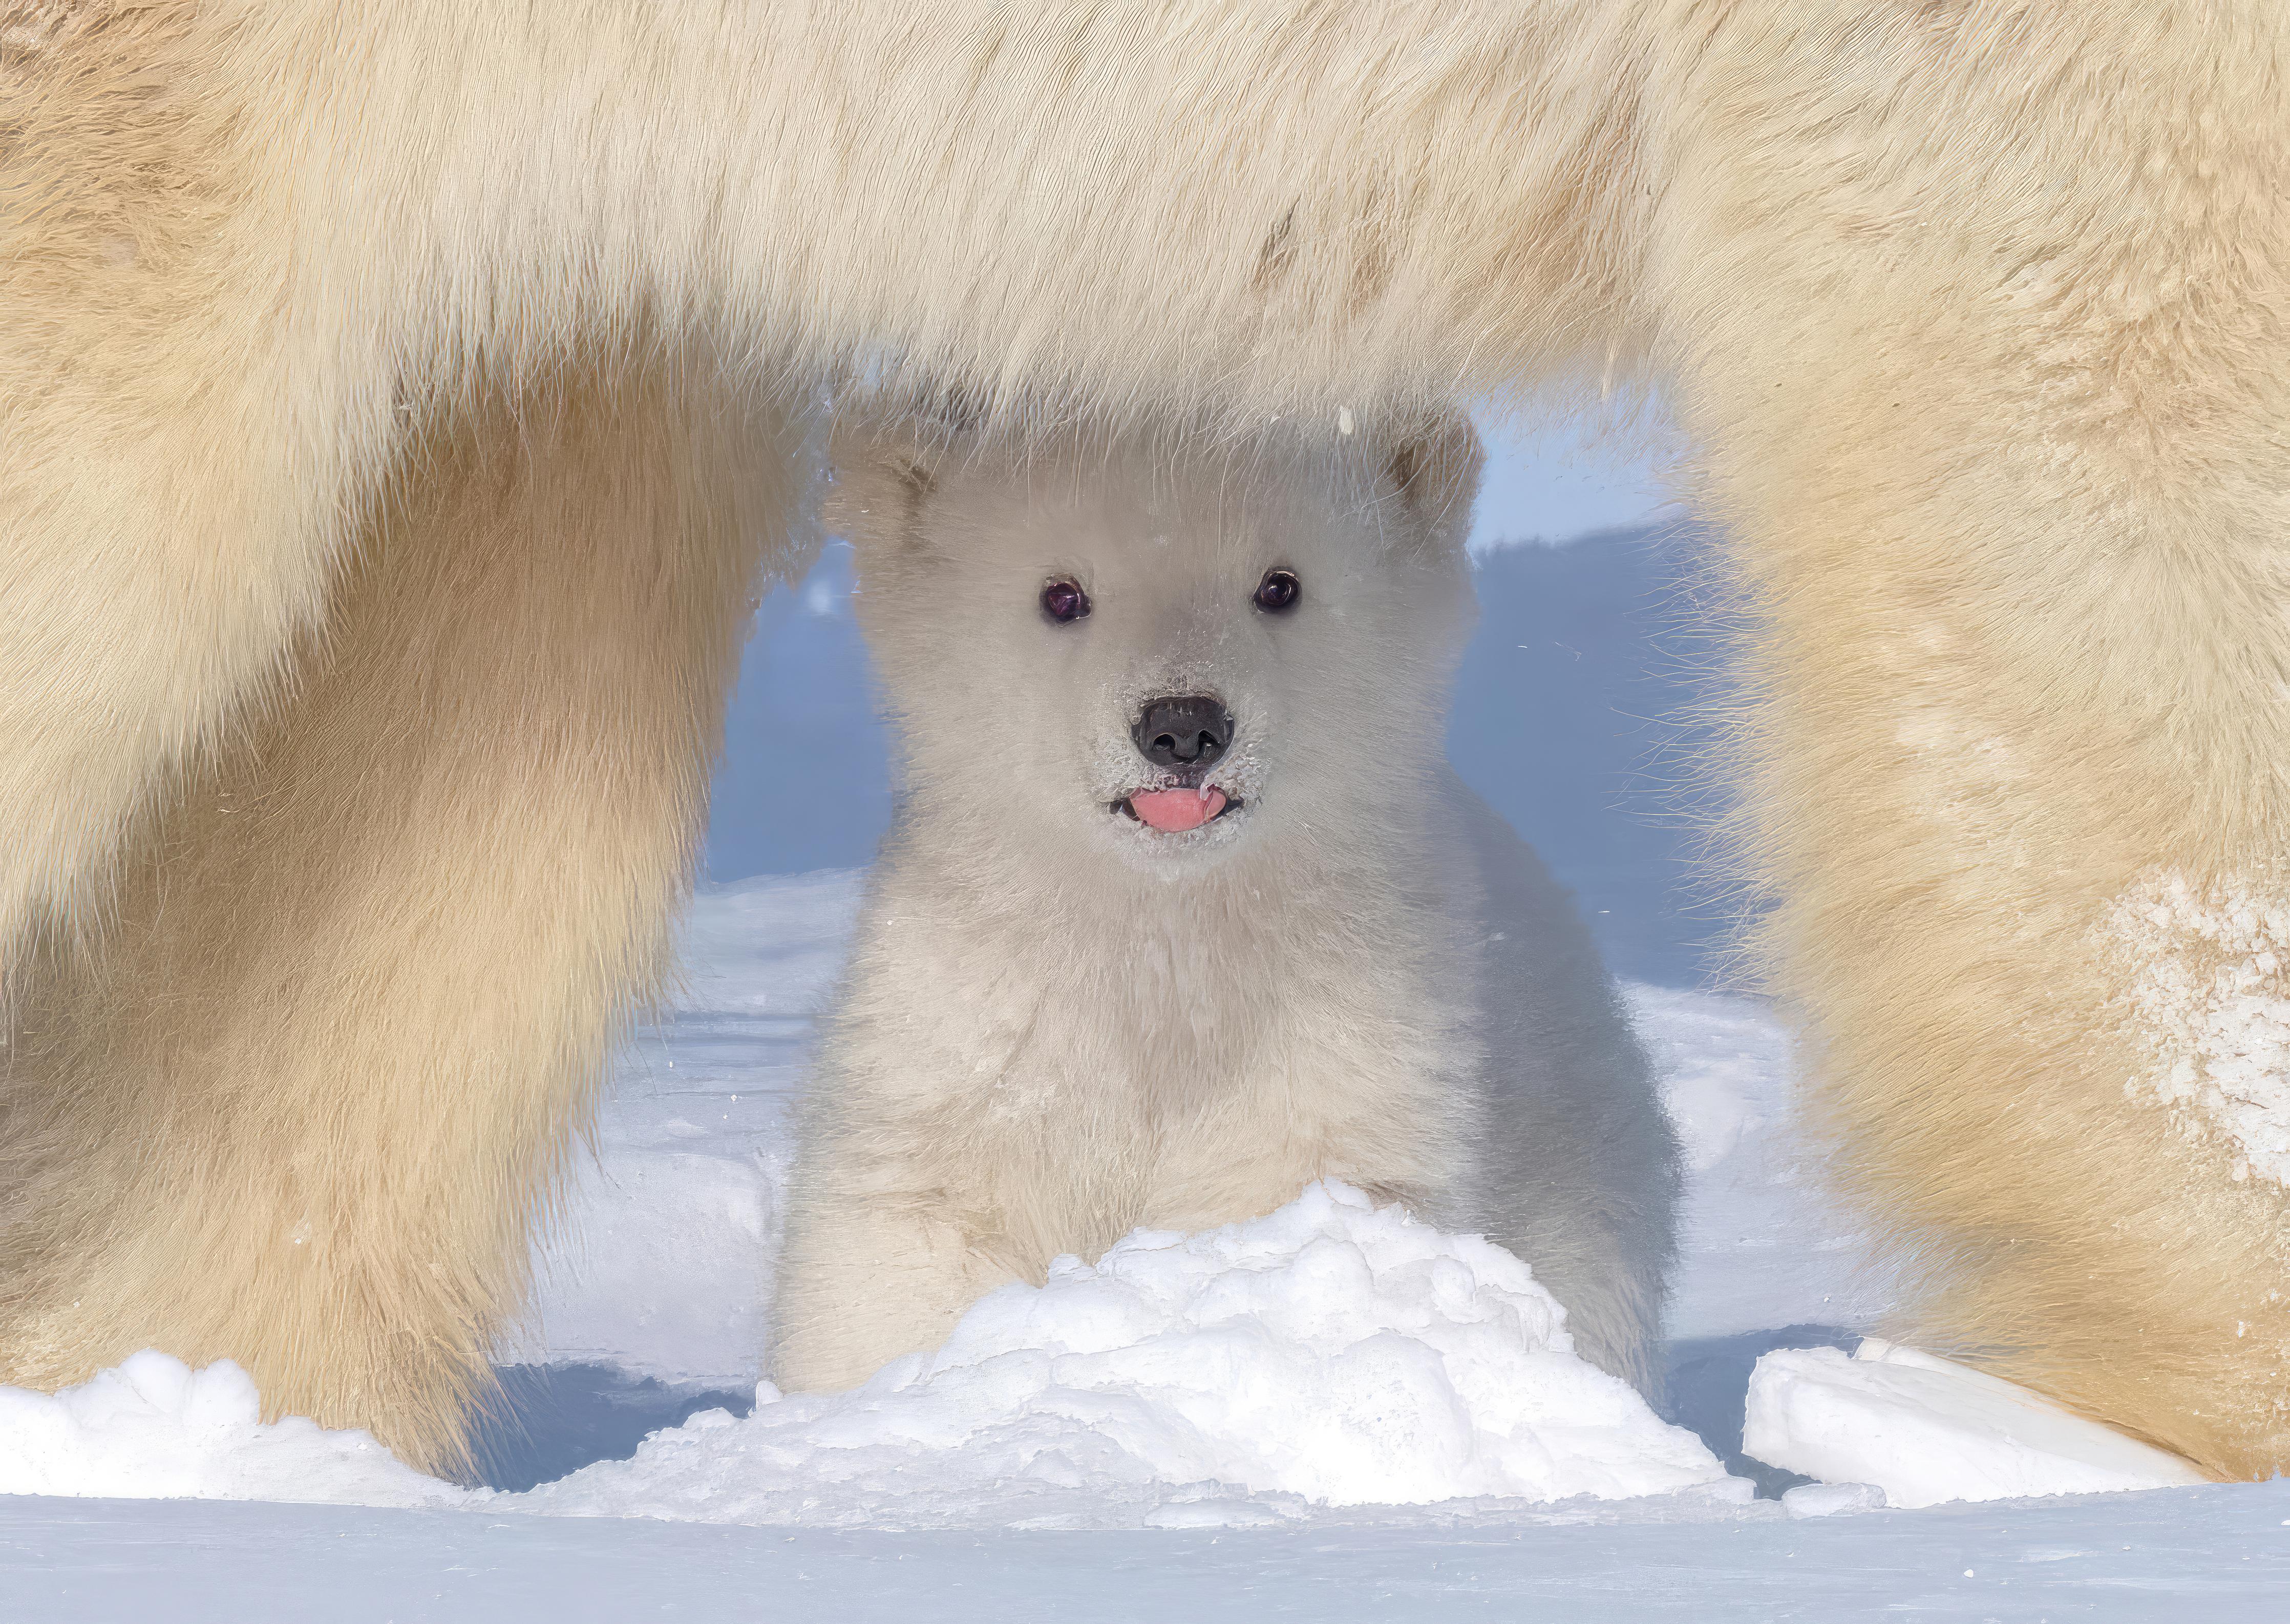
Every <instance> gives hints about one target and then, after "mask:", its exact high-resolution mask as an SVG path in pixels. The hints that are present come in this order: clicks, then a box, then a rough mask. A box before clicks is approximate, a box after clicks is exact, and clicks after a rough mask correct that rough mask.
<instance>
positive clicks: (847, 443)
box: [821, 413, 951, 545]
mask: <svg viewBox="0 0 2290 1624" xmlns="http://www.w3.org/2000/svg"><path fill="white" fill-rule="evenodd" d="M950 442H951V436H949V435H948V434H946V433H945V432H944V431H943V429H941V428H939V426H938V425H936V424H935V423H932V422H926V421H918V420H916V419H914V418H912V417H910V416H908V415H905V414H903V413H902V414H901V415H900V416H898V417H895V418H892V419H887V420H886V419H884V418H880V417H871V416H869V417H851V418H841V417H838V418H837V420H836V423H835V427H834V430H833V432H832V433H831V434H830V435H829V436H828V443H827V460H828V463H829V468H830V470H831V472H832V475H833V483H832V484H829V486H828V489H827V495H826V498H825V500H823V501H822V502H821V517H822V518H823V519H824V520H825V521H826V524H827V529H828V531H829V533H830V534H833V535H838V536H843V537H845V538H846V539H848V540H850V541H851V542H853V544H854V545H857V544H860V543H862V542H877V541H912V540H914V539H915V535H916V524H917V521H918V520H919V519H920V517H921V515H922V510H923V508H924V505H925V503H926V502H927V501H928V500H930V497H931V494H932V492H934V491H935V490H936V489H937V488H938V479H939V472H940V470H941V468H944V467H945V466H946V463H947V460H948V458H949V455H950V454H951V449H950Z"/></svg>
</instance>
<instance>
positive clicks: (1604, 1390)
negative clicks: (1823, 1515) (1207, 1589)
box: [529, 1184, 1747, 1527]
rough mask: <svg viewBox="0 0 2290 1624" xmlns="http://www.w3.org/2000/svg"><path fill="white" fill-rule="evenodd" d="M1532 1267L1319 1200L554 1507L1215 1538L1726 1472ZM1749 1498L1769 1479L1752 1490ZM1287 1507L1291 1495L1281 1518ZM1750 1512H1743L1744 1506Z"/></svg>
mask: <svg viewBox="0 0 2290 1624" xmlns="http://www.w3.org/2000/svg"><path fill="white" fill-rule="evenodd" d="M1564 1321H1565V1313H1564V1310H1562V1309H1561V1308H1559V1306H1558V1305H1557V1302H1556V1301H1554V1300H1552V1299H1551V1297H1550V1296H1549V1293H1548V1292H1545V1291H1544V1290H1543V1289H1542V1288H1541V1286H1540V1285H1538V1284H1535V1281H1534V1278H1533V1275H1532V1274H1531V1273H1530V1272H1529V1271H1528V1269H1527V1268H1526V1266H1525V1264H1523V1263H1521V1262H1520V1261H1519V1260H1517V1258H1515V1257H1513V1256H1511V1255H1510V1254H1509V1252H1504V1251H1503V1250H1501V1248H1500V1247H1497V1246H1494V1245H1492V1244H1489V1243H1487V1242H1485V1241H1484V1240H1481V1239H1478V1238H1477V1237H1476V1236H1449V1235H1442V1234H1441V1233H1439V1232H1438V1231H1437V1230H1436V1229H1432V1228H1429V1227H1428V1226H1426V1225H1423V1224H1421V1223H1418V1222H1416V1221H1415V1220H1413V1219H1411V1218H1410V1217H1408V1216H1407V1215H1406V1214H1405V1212H1401V1211H1400V1210H1399V1209H1397V1208H1396V1207H1395V1208H1387V1209H1384V1210H1382V1211H1378V1210H1377V1209H1376V1208H1375V1207H1374V1206H1373V1204H1371V1203H1370V1202H1369V1201H1368V1199H1367V1197H1366V1196H1363V1195H1362V1194H1360V1193H1359V1192H1358V1191H1357V1190H1355V1189H1351V1188H1349V1187H1346V1186H1343V1185H1337V1184H1329V1185H1316V1186H1314V1187H1313V1188H1310V1189H1309V1190H1307V1191H1305V1192H1304V1194H1303V1195H1302V1196H1300V1197H1299V1198H1298V1199H1297V1200H1296V1201H1294V1202H1293V1203H1292V1204H1289V1205H1288V1206H1286V1207H1284V1208H1282V1209H1281V1210H1280V1211H1279V1212H1275V1213H1272V1214H1271V1215H1269V1217H1266V1218H1261V1219H1259V1220H1254V1221H1253V1222H1250V1223H1245V1224H1236V1225H1232V1226H1229V1227H1227V1228H1221V1229H1218V1230H1214V1231H1213V1232H1210V1233H1207V1234H1203V1235H1196V1236H1181V1235H1174V1234H1165V1233H1158V1232H1155V1231H1151V1230H1139V1231H1137V1232H1136V1233H1135V1234H1133V1235H1132V1236H1129V1237H1128V1238H1127V1239H1125V1240H1124V1241H1122V1242H1121V1243H1120V1244H1117V1245H1116V1246H1115V1247H1114V1248H1113V1249H1112V1250H1111V1251H1110V1252H1107V1253H1106V1254H1105V1256H1104V1257H1103V1258H1102V1259H1101V1260H1099V1261H1098V1262H1097V1263H1096V1264H1095V1265H1090V1264H1086V1263H1084V1262H1082V1261H1081V1260H1078V1259H1076V1258H1066V1259H1061V1260H1059V1262H1058V1263H1057V1264H1055V1265H1054V1266H1053V1268H1052V1269H1051V1272H1050V1278H1049V1281H1048V1283H1047V1284H1045V1285H1043V1286H1040V1287H1038V1288H1037V1287H1033V1286H1028V1285H1012V1286H1008V1287H1005V1288H1004V1289H1003V1290H1001V1291H999V1292H994V1293H993V1294H991V1295H989V1296H988V1297H987V1298H985V1299H984V1300H982V1301H981V1302H980V1303H978V1304H977V1306H976V1307H974V1308H972V1309H971V1311H970V1312H969V1314H968V1315H966V1316H965V1317H964V1319H963V1320H962V1322H961V1323H960V1324H958V1325H957V1327H956V1329H955V1331H954V1333H953V1335H952V1336H951V1337H950V1338H949V1340H948V1341H947V1342H946V1344H945V1345H944V1346H943V1347H942V1348H939V1349H938V1350H937V1351H935V1352H934V1353H932V1354H929V1355H916V1356H911V1357H909V1358H906V1359H902V1360H900V1361H898V1362H896V1363H895V1364H892V1365H890V1366H888V1367H887V1368H886V1369H885V1370H884V1371H883V1372H880V1373H879V1374H878V1375H877V1376H876V1377H875V1378H874V1379H873V1380H870V1381H869V1382H867V1383H866V1384H865V1385H864V1386H862V1387H861V1388H858V1389H856V1390H855V1391H853V1392H850V1393H845V1394H834V1395H822V1396H790V1397H784V1398H782V1397H780V1396H778V1395H777V1394H775V1393H774V1392H773V1391H772V1390H771V1389H770V1388H768V1387H766V1388H764V1389H762V1390H761V1392H760V1393H759V1401H760V1402H758V1404H757V1407H756V1410H755V1412H754V1413H753V1414H752V1415H751V1416H749V1418H748V1419H747V1420H744V1421H736V1422H735V1421H733V1420H732V1419H731V1418H730V1417H729V1416H728V1415H726V1414H725V1413H724V1412H721V1411H714V1412H708V1413H706V1414H702V1415H699V1416H695V1417H693V1419H692V1420H688V1421H686V1422H685V1425H684V1426H683V1427H682V1428H679V1429H678V1430H677V1431H674V1432H666V1433H661V1434H660V1435H658V1436H655V1437H653V1439H652V1440H651V1441H650V1442H649V1443H647V1444H645V1446H644V1447H643V1448H642V1449H641V1450H639V1451H638V1452H637V1456H636V1458H635V1459H634V1460H630V1461H627V1462H619V1461H613V1462H606V1463H604V1464H600V1465H597V1466H594V1467H591V1468H588V1469H587V1470H586V1471H582V1472H579V1473H576V1474H574V1475H573V1476H572V1477H570V1478H567V1479H566V1480H564V1482H562V1483H559V1484H552V1485H548V1486H547V1487H545V1488H542V1489H540V1490H537V1491H535V1492H534V1493H533V1495H532V1497H531V1499H530V1502H529V1503H530V1505H531V1506H532V1508H534V1509H539V1510H547V1511H563V1512H581V1513H588V1514H591V1515H598V1516H630V1515H642V1516H664V1517H677V1518H692V1519H698V1520H704V1521H710V1522H749V1523H791V1522H803V1523H822V1522H824V1523H833V1524H845V1525H855V1524H875V1525H877V1526H943V1525H949V1524H980V1523H985V1524H1013V1523H1022V1524H1026V1525H1029V1526H1037V1527H1038V1526H1044V1525H1046V1524H1050V1523H1053V1522H1054V1523H1055V1524H1057V1525H1060V1526H1109V1525H1122V1524H1135V1523H1142V1524H1145V1525H1149V1526H1164V1527H1165V1526H1171V1525H1185V1526H1202V1525H1211V1524H1228V1523H1239V1524H1253V1523H1261V1522H1265V1521H1270V1520H1275V1519H1276V1518H1277V1516H1281V1515H1283V1514H1286V1515H1293V1514H1294V1512H1293V1506H1292V1505H1290V1504H1288V1503H1285V1502H1293V1501H1299V1500H1301V1501H1306V1502H1311V1503H1313V1504H1317V1505H1325V1506H1357V1505H1365V1504H1422V1503H1426V1502H1430V1501H1437V1500H1454V1499H1459V1498H1466V1497H1491V1498H1503V1499H1512V1500H1526V1501H1535V1502H1543V1501H1550V1500H1565V1499H1569V1498H1572V1497H1575V1496H1590V1497H1593V1498H1597V1499H1604V1500H1614V1499H1625V1498H1629V1497H1632V1496H1637V1495H1649V1494H1661V1493H1667V1492H1673V1491H1677V1490H1680V1489H1692V1488H1701V1487H1707V1486H1709V1485H1713V1484H1721V1483H1725V1482H1726V1481H1727V1479H1726V1472H1725V1468H1723V1467H1721V1466H1720V1465H1719V1464H1718V1460H1717V1459H1716V1458H1715V1457H1714V1456H1712V1455H1711V1454H1710V1453H1709V1450H1708V1449H1707V1448H1705V1447H1704V1446H1703V1445H1702V1444H1701V1441H1700V1440H1699V1439H1697V1438H1695V1437H1694V1436H1693V1434H1691V1433H1689V1432H1686V1431H1685V1430H1684V1429H1682V1428H1676V1427H1671V1426H1668V1425H1666V1424H1664V1423H1663V1422H1661V1420H1657V1419H1656V1418H1655V1417H1654V1415H1653V1412H1652V1411H1651V1410H1649V1409H1648V1408H1647V1407H1646V1404H1645V1400H1644V1399H1642V1398H1641V1397H1639V1396H1638V1395H1637V1393H1636V1392H1635V1391H1634V1390H1633V1389H1631V1388H1629V1386H1628V1385H1626V1384H1625V1383H1623V1382H1621V1381H1619V1380H1615V1379H1614V1378H1613V1377H1612V1376H1609V1375H1607V1374H1605V1372H1602V1371H1599V1370H1597V1368H1595V1367H1594V1366H1592V1365H1590V1364H1587V1363H1585V1362H1584V1361H1583V1360H1581V1358H1579V1357H1577V1356H1575V1355H1574V1353H1573V1342H1572V1340H1571V1339H1570V1338H1569V1337H1568V1336H1567V1334H1566V1332H1565V1327H1564ZM1738 1486H1739V1487H1740V1488H1742V1490H1744V1491H1746V1487H1747V1485H1738ZM1282 1497H1285V1501H1284V1499H1283V1498H1282ZM1739 1498H1746V1493H1745V1492H1744V1493H1743V1494H1742V1495H1740V1496H1739Z"/></svg>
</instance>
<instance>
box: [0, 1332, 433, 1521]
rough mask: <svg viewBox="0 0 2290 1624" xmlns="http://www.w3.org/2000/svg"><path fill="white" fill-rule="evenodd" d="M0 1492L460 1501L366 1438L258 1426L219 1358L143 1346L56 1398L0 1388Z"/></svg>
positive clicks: (238, 1382) (252, 1400)
mask: <svg viewBox="0 0 2290 1624" xmlns="http://www.w3.org/2000/svg"><path fill="white" fill-rule="evenodd" d="M0 1493H4V1494H68V1495H80V1496H98V1497H101V1498H105V1499H111V1500H184V1499H188V1500H317V1501H335V1502H340V1503H342V1504H347V1505H360V1506H440V1505H447V1504H452V1503H455V1502H458V1501H460V1500H466V1499H468V1492H466V1491H464V1490H461V1489H457V1488H455V1487H453V1486H452V1484H445V1483H441V1482H439V1481H438V1480H437V1479H436V1478H434V1477H426V1476H422V1475H421V1474H420V1472H417V1471H415V1470H414V1469H413V1468H412V1467H409V1466H406V1465H404V1464H403V1463H401V1462H400V1461H399V1460H397V1459H396V1457H395V1456H393V1455H392V1454H390V1452H388V1450H386V1449H384V1448H383V1447H382V1446H381V1445H380V1444H377V1443H376V1442H374V1440H373V1437H372V1435H371V1434H369V1433H364V1432H329V1431H327V1430H326V1429H325V1428H322V1427H320V1426H319V1425H318V1424H317V1423H316V1421H311V1420H303V1419H302V1418H301V1417H300V1416H294V1417H290V1418H288V1419H287V1420H282V1421H279V1422H277V1423H276V1424H275V1425H270V1426H266V1425H264V1424H263V1421H262V1419H261V1404H260V1399H259V1397H258V1396H257V1395H256V1393H255V1390H254V1383H253V1381H252V1380H251V1379H250V1378H249V1377H248V1376H247V1373H246V1372H244V1371H243V1370H241V1369H239V1367H238V1366H237V1365H236V1364H232V1363H231V1362H230V1361H229V1360H228V1359H220V1360H217V1361H216V1362H215V1363H214V1364H210V1365H208V1366H207V1367H206V1368H205V1369H204V1370H202V1371H194V1370H192V1369H191V1368H190V1367H189V1366H188V1365H187V1364H184V1363H183V1362H182V1361H181V1360H180V1359H175V1358H170V1357H169V1356H167V1355H165V1354H163V1353H155V1352H152V1351H150V1350H148V1349H147V1350H145V1351H144V1352H142V1353H139V1354H136V1355H134V1356H132V1357H131V1358H129V1359H128V1360H127V1361H126V1362H125V1363H124V1364H121V1365H119V1366H118V1367H117V1368H116V1369H115V1370H108V1371H105V1372H101V1373H100V1374H99V1375H97V1376H95V1377H93V1378H92V1379H91V1380H87V1381H84V1382H83V1383H81V1384H80V1385H79V1386H78V1387H76V1388H64V1389H63V1390H62V1391H61V1392H60V1393H55V1394H47V1393H36V1392H32V1391H30V1390H29V1389H28V1388H4V1387H0Z"/></svg>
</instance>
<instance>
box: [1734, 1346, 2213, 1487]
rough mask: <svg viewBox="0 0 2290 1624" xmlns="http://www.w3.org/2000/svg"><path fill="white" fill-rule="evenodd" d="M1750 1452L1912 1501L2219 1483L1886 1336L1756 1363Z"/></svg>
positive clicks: (1746, 1441) (1747, 1435) (1747, 1430)
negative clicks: (1848, 1351)
mask: <svg viewBox="0 0 2290 1624" xmlns="http://www.w3.org/2000/svg"><path fill="white" fill-rule="evenodd" d="M1742 1451H1743V1452H1744V1453H1747V1454H1749V1455H1750V1456H1752V1457H1754V1458H1755V1459H1757V1460H1763V1461H1766V1462H1767V1463H1768V1464H1770V1465H1773V1466H1778V1467H1784V1468H1788V1469H1789V1470H1790V1471H1792V1472H1803V1473H1805V1474H1806V1476H1809V1477H1818V1478H1820V1479H1822V1481H1823V1482H1826V1483H1832V1484H1843V1483H1854V1484H1876V1485H1878V1487H1879V1488H1881V1489H1882V1490H1883V1491H1884V1493H1885V1499H1886V1501H1887V1502H1889V1503H1890V1504H1892V1505H1894V1506H1903V1507H1913V1506H1934V1505H1938V1504H1939V1503H1940V1502H1941V1501H1942V1500H2013V1499H2019V1498H2022V1497H2024V1496H2030V1495H2040V1494H2089V1493H2094V1492H2100V1491H2102V1490H2109V1489H2164V1488H2172V1487H2175V1486H2179V1485H2182V1484H2198V1483H2204V1482H2207V1481H2208V1479H2206V1478H2205V1477H2204V1476H2203V1475H2202V1474H2201V1473H2200V1472H2198V1471H2197V1470H2196V1469H2195V1468H2194V1467H2192V1466H2190V1464H2188V1463H2187V1462H2186V1461H2185V1460H2181V1459H2180V1458H2179V1457H2178V1456H2176V1455H2174V1454H2170V1453H2168V1452H2165V1451H2163V1450H2159V1449H2157V1448H2155V1447H2154V1446H2153V1445H2151V1444H2142V1443H2140V1442H2139V1441H2138V1440H2137V1439H2135V1438H2129V1437H2126V1436H2124V1435H2123V1434H2121V1433H2119V1432H2117V1431H2115V1430H2113V1429H2112V1428H2108V1427H2103V1426H2102V1425H2100V1423H2098V1422H2097V1421H2093V1420H2085V1419H2084V1418H2083V1417H2082V1416H2079V1415H2076V1414H2073V1413H2071V1412H2068V1411H2066V1410H2062V1409H2061V1408H2060V1407H2059V1406H2058V1405H2057V1404H2053V1403H2051V1402H2050V1401H2049V1400H2047V1399H2044V1398H2040V1397H2038V1396H2037V1395H2035V1394H2033V1393H2031V1392H2030V1391H2028V1389H2027V1388H2022V1387H2019V1386H2016V1385H2014V1383H2012V1382H2009V1381H2006V1380H2003V1379H2001V1378H2000V1377H1997V1376H1990V1375H1989V1374H1987V1373H1986V1372H1982V1371H1976V1370H1973V1369H1971V1368H1969V1367H1968V1366H1966V1365H1962V1364H1956V1363H1954V1362H1953V1361H1951V1360H1948V1359H1941V1358H1935V1357H1934V1356H1932V1355H1931V1354H1926V1353H1919V1352H1918V1351H1917V1350H1916V1349H1915V1348H1900V1347H1896V1346H1894V1344H1892V1343H1889V1342H1883V1341H1879V1340H1877V1339H1876V1338H1874V1337H1870V1339H1868V1340H1866V1341H1864V1342H1862V1344H1861V1347H1860V1349H1859V1351H1858V1352H1856V1353H1855V1354H1854V1356H1852V1357H1851V1358H1849V1359H1848V1358H1847V1357H1846V1356H1845V1355H1844V1354H1843V1353H1841V1352H1839V1351H1838V1349H1836V1348H1792V1349H1789V1350H1787V1351H1784V1352H1781V1353H1770V1354H1767V1355H1766V1356H1765V1357H1764V1358H1762V1359H1760V1360H1758V1368H1757V1369H1756V1371H1754V1372H1752V1373H1751V1374H1750V1399H1749V1414H1748V1419H1747V1424H1746V1425H1745V1426H1744V1427H1743V1428H1742Z"/></svg>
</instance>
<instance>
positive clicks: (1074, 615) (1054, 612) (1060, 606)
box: [1042, 580, 1089, 626]
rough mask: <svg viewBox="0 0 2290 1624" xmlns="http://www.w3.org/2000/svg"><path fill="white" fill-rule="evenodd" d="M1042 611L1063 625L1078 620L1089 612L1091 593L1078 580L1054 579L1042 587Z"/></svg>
mask: <svg viewBox="0 0 2290 1624" xmlns="http://www.w3.org/2000/svg"><path fill="white" fill-rule="evenodd" d="M1042 612H1043V613H1044V614H1045V615H1047V616H1049V617H1050V619H1052V620H1055V621H1056V622H1057V623H1058V624H1059V625H1061V626H1063V625H1064V624H1065V623H1066V622H1067V621H1069V620H1080V619H1081V618H1082V617H1083V616H1084V615H1086V614H1087V613H1088V612H1089V594H1088V593H1086V592H1085V591H1083V590H1082V589H1081V587H1080V585H1079V583H1077V582H1075V581H1070V580H1053V581H1052V582H1051V583H1050V584H1049V585H1048V586H1046V587H1044V588H1042Z"/></svg>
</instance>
